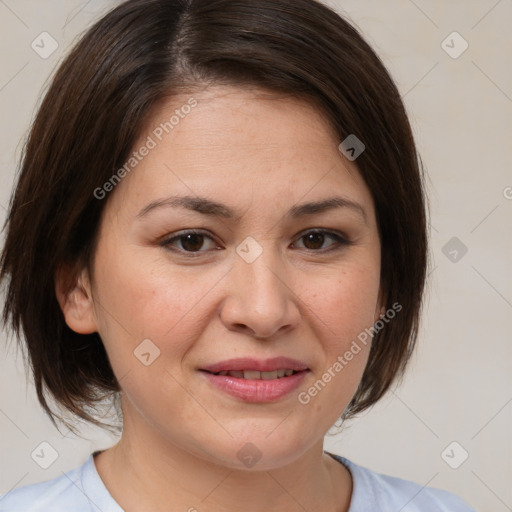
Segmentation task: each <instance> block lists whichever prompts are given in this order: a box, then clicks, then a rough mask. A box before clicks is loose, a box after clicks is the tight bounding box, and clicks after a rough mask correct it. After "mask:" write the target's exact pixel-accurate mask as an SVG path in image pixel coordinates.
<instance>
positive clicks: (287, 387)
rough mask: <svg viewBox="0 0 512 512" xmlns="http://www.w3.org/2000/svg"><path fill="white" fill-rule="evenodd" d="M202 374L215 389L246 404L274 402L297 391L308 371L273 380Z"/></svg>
mask: <svg viewBox="0 0 512 512" xmlns="http://www.w3.org/2000/svg"><path fill="white" fill-rule="evenodd" d="M202 373H203V374H204V375H205V376H206V378H207V379H208V380H209V381H210V382H211V383H212V384H213V385H214V386H215V387H217V388H218V389H220V390H221V391H224V392H225V393H227V394H228V395H231V396H234V397H236V398H241V399H242V400H244V401H245V402H274V401H276V400H279V399H280V398H283V397H284V396H286V395H287V394H289V393H291V392H292V391H293V390H294V389H296V388H297V387H298V386H299V385H300V383H301V382H302V380H303V379H304V377H305V376H306V373H308V370H304V371H301V372H297V373H294V374H293V375H290V376H289V377H282V378H280V379H271V380H262V379H260V380H256V379H255V380H250V379H240V378H237V377H230V376H228V375H214V374H213V373H208V372H204V371H203V372H202Z"/></svg>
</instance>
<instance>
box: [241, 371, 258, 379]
mask: <svg viewBox="0 0 512 512" xmlns="http://www.w3.org/2000/svg"><path fill="white" fill-rule="evenodd" d="M243 376H244V379H250V380H257V379H261V372H257V371H253V370H244V372H243Z"/></svg>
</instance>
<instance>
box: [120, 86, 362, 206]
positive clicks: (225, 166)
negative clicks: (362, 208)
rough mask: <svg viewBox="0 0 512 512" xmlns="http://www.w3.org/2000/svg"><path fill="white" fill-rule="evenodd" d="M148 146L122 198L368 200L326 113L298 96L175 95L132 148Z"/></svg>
mask: <svg viewBox="0 0 512 512" xmlns="http://www.w3.org/2000/svg"><path fill="white" fill-rule="evenodd" d="M191 105H193V106H191ZM145 145H146V146H151V149H150V151H148V152H145V153H147V154H146V155H145V156H144V157H143V158H142V159H141V160H140V162H138V163H137V166H136V168H134V171H133V172H131V173H130V175H129V176H128V178H127V179H126V178H125V179H124V180H123V183H121V186H119V187H118V188H119V189H123V190H119V191H118V192H119V194H118V195H123V196H125V199H126V198H127V197H126V195H128V196H130V198H133V196H137V197H138V198H149V197H152V199H154V200H155V199H159V198H163V197H165V196H166V195H171V194H172V193H175V192H177V191H178V192H185V193H187V195H190V194H192V195H194V194H197V195H203V196H204V195H210V196H211V195H212V194H213V195H215V196H219V195H222V196H225V197H229V198H231V199H232V200H233V202H232V203H231V204H233V205H234V206H235V207H236V206H237V205H239V206H240V209H241V210H244V209H245V208H244V204H243V202H244V201H245V200H246V198H247V195H249V196H250V197H251V198H252V199H266V200H267V201H272V200H274V201H283V200H287V202H290V201H294V200H297V199H299V198H300V196H304V195H306V194H310V197H309V198H308V199H311V200H313V199H315V197H313V196H315V195H317V196H318V194H322V193H323V194H324V195H325V193H327V192H331V191H332V190H333V189H339V191H342V192H344V195H348V196H352V198H353V199H354V200H358V201H362V202H366V203H368V201H370V202H371V197H370V195H369V191H368V190H367V189H366V185H365V183H364V181H363V179H362V178H361V176H360V175H359V172H358V170H357V167H356V166H355V165H354V163H353V162H349V161H347V160H346V159H344V158H343V156H342V155H341V153H340V151H339V150H338V145H339V141H338V139H337V136H336V134H335V133H334V130H333V129H332V126H331V125H330V124H329V123H328V122H327V120H326V118H325V116H324V115H323V112H322V111H321V110H319V109H317V108H315V107H314V106H313V105H311V104H309V103H307V102H305V101H304V100H300V99H297V98H292V97H286V96H283V95H277V94H272V93H269V92H266V91H262V90H257V89H256V90H255V89H252V90H245V89H244V90H241V89H239V88H235V87H227V86H217V87H210V88H208V89H206V90H203V91H196V92H193V93H190V94H181V95H179V96H174V97H172V98H168V99H167V100H166V101H165V102H163V103H161V104H160V105H159V106H158V107H157V108H155V109H154V111H153V112H152V115H151V116H150V118H149V120H148V122H147V123H146V125H145V127H144V129H143V130H142V131H141V134H140V136H139V138H138V140H137V142H136V143H135V144H134V148H133V150H134V151H137V150H138V149H139V148H143V147H144V146H145ZM126 189H128V190H126ZM311 194H312V195H311ZM157 196H159V197H157ZM130 198H128V199H130ZM316 199H318V197H316ZM130 201H131V199H130Z"/></svg>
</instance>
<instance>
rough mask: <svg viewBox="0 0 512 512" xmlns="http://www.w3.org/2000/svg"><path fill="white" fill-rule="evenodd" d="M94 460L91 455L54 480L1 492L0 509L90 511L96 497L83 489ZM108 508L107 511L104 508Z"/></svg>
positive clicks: (10, 511) (2, 511)
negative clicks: (79, 464)
mask: <svg viewBox="0 0 512 512" xmlns="http://www.w3.org/2000/svg"><path fill="white" fill-rule="evenodd" d="M91 464H94V462H93V460H92V456H90V457H89V458H88V459H87V460H86V461H85V462H84V464H82V465H81V466H79V467H77V468H74V469H72V470H70V471H67V472H66V473H63V474H62V475H60V476H58V477H56V478H54V479H53V480H46V481H44V482H39V483H36V484H31V485H26V486H24V487H19V488H17V489H14V490H12V491H10V492H8V493H6V494H4V495H0V512H43V511H44V512H47V511H50V510H51V511H52V512H69V511H70V510H72V511H73V512H90V511H91V510H94V509H95V508H94V504H93V503H94V501H93V499H94V498H93V497H91V496H90V494H91V493H90V491H91V490H92V489H88V491H89V495H88V493H87V492H86V489H84V477H86V475H87V471H88V470H90V469H91V468H90V465H91ZM105 512H106V511H105Z"/></svg>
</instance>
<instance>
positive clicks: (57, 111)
mask: <svg viewBox="0 0 512 512" xmlns="http://www.w3.org/2000/svg"><path fill="white" fill-rule="evenodd" d="M208 84H227V85H236V86H240V87H247V86H256V87H259V88H262V89H265V90H269V91H275V92H279V93H284V94H286V95H289V96H296V97H300V98H303V99H304V100H306V101H308V102H310V103H312V104H314V105H315V106H316V107H317V109H318V110H319V111H320V112H321V113H322V114H323V115H324V117H325V119H326V122H328V123H329V124H330V126H331V127H332V128H333V129H334V130H335V133H336V134H337V135H338V137H339V141H340V142H341V141H343V140H344V139H345V138H346V137H347V136H349V135H350V134H355V135H356V136H357V137H358V138H359V139H360V140H362V141H363V142H364V144H365V146H366V149H365V151H364V152H363V153H362V154H361V155H360V156H359V157H358V159H357V161H356V165H357V167H358V169H359V171H360V173H361V175H362V177H363V178H364V180H365V182H366V184H367V186H368V187H369V189H370V191H371V194H372V197H373V200H374V203H375V207H376V215H377V222H378V227H379V234H380V239H381V247H382V267H381V280H382V285H383V287H384V290H385V295H384V297H383V298H384V304H385V305H386V306H387V307H390V305H391V304H393V303H398V304H400V305H401V306H402V308H403V309H402V311H401V312H400V314H398V315H397V317H396V318H395V319H394V320H393V321H392V322H389V324H388V325H386V327H385V329H383V330H382V331H380V332H378V333H377V334H376V335H375V337H374V339H373V343H372V346H371V351H370V356H369V361H368V364H367V367H366V369H365V372H364V375H363V378H362V381H361V383H360V385H359V387H358V389H357V392H356V394H355V395H354V397H353V399H352V401H351V403H350V404H349V406H348V408H347V410H346V414H345V416H346V417H348V416H350V415H353V414H355V413H357V412H360V411H362V410H364V409H366V408H367V407H369V406H370V405H372V404H373V403H375V402H376V401H377V400H378V399H379V398H380V397H381V396H382V395H383V394H384V393H385V392H386V391H387V390H388V389H389V387H390V385H391V384H392V383H393V382H394V380H395V379H396V378H397V377H399V376H401V375H402V374H403V371H404V369H405V366H406V363H407V361H408V359H409V357H410V355H411V352H412V349H413V347H414V344H415V341H416V338H417V334H418V325H419V317H420V310H421V303H422V296H423V290H424V285H425V275H426V265H427V234H426V211H425V209H426V208H425V207H426V201H425V195H424V190H423V174H422V167H421V164H420V161H419V158H418V155H417V153H416V149H415V144H414V140H413V136H412V132H411V127H410V125H409V122H408V119H407V115H406V112H405V109H404V105H403V103H402V100H401V98H400V94H399V93H398V91H397V88H396V86H395V85H394V83H393V81H392V79H391V78H390V76H389V74H388V73H387V71H386V69H385V67H384V65H383V64H382V62H381V61H380V59H379V58H378V57H377V55H376V54H375V53H374V52H373V50H372V49H371V48H370V47H369V46H368V44H367V43H366V42H365V41H364V40H363V38H362V37H361V36H360V35H359V33H358V32H357V30H356V29H355V28H354V27H352V26H351V25H350V24H349V23H348V22H347V21H345V20H344V19H343V18H342V17H340V16H339V15H338V14H337V13H335V12H334V11H332V10H330V9H329V8H328V7H326V6H325V5H323V4H321V3H320V2H317V1H316V0H293V2H290V1H289V0H258V1H257V2H255V1H254V0H186V1H185V0H182V1H180V0H129V1H126V2H124V3H122V4H121V5H119V6H118V7H116V8H115V9H113V10H112V11H111V12H109V13H108V14H107V15H105V16H104V17H103V18H102V19H100V20H99V21H98V22H97V23H96V24H95V25H94V26H92V28H90V29H89V30H88V31H87V32H86V33H85V35H84V36H83V37H82V38H81V40H80V41H79V42H78V43H77V44H76V46H75V47H74V48H73V50H72V51H71V53H70V54H69V56H68V57H67V58H66V60H65V61H64V62H63V63H62V65H61V66H60V68H59V69H58V71H57V73H56V75H55V77H54V79H53V82H52V84H51V86H50V88H49V90H48V92H47V94H46V96H45V98H44V101H43V102H42V104H41V107H40V109H39V111H38V113H37V117H36V118H35V121H34V123H33V126H32V129H31V132H30V135H29V138H28V141H27V143H26V145H25V148H24V156H23V158H22V162H21V172H20V175H19V180H18V183H17V186H16V189H15V191H14V194H13V196H12V198H11V204H10V211H9V215H8V218H7V221H6V228H7V236H6V243H5V247H4V250H3V253H2V256H1V267H0V278H1V279H2V282H3V283H4V284H7V286H6V295H7V296H6V302H5V307H4V312H3V318H4V322H5V323H6V324H9V323H10V325H11V326H12V328H13V330H14V332H15V334H16V335H17V337H18V339H20V337H21V335H22V334H23V335H24V338H25V342H26V347H27V348H28V353H29V356H30V363H31V368H32V372H33V375H34V380H35V386H36V390H37V395H38V398H39V401H40V403H41V405H42V406H43V408H44V410H45V411H46V412H47V414H48V415H49V416H50V418H51V420H52V421H53V423H54V424H55V425H56V423H55V420H54V416H55V417H58V418H59V419H60V420H61V421H64V419H63V418H62V417H61V416H58V415H57V414H56V413H55V412H54V411H52V410H51V408H50V407H49V405H48V402H47V398H48V396H47V392H49V394H50V396H53V398H54V399H55V400H56V402H57V404H59V405H60V406H63V407H64V408H65V409H67V410H69V411H71V412H72V413H73V414H75V415H77V416H79V417H81V418H83V419H85V420H86V421H90V422H92V423H94V424H97V425H100V426H103V427H106V428H108V425H107V424H106V423H103V422H99V421H98V420H97V419H95V418H93V417H92V415H91V414H90V412H89V408H90V407H92V410H94V406H95V404H97V403H99V401H100V399H104V398H106V397H109V396H111V395H113V396H117V395H116V392H117V391H119V390H120V387H119V384H118V382H117V380H116V377H115V375H114V374H113V371H112V368H111V366H110V363H109V361H108V358H107V355H106V352H105V349H104V347H103V344H102V341H101V339H100V337H99V335H98V334H97V333H95V334H90V335H82V334H78V333H76V332H73V331H72V330H71V329H69V327H68V326H67V325H66V323H65V321H64V316H63V314H62V311H61V309H60V306H59V303H58V301H57V298H56V293H55V275H56V272H57V270H58V269H59V268H60V267H61V266H62V265H64V264H67V265H73V266H74V268H75V269H76V271H77V272H78V270H79V269H80V268H84V266H86V267H89V263H90V261H91V256H92V255H93V254H94V249H95V241H96V238H97V233H98V226H99V221H100V218H101V215H102V211H103V208H104V207H105V204H106V201H107V200H108V198H107V200H105V201H100V200H98V199H97V198H96V197H95V195H94V191H95V189H97V188H98V187H101V186H102V184H104V183H105V182H106V181H107V180H109V178H111V176H112V175H113V173H114V172H115V171H116V170H118V169H119V168H121V167H122V166H123V164H124V162H125V161H126V159H127V157H128V155H129V154H130V151H131V150H132V149H133V148H132V146H133V144H134V142H135V140H136V138H137V136H138V135H139V134H140V132H141V129H142V128H143V127H144V125H145V123H147V121H148V118H149V115H150V113H151V112H152V111H153V109H154V108H155V107H157V106H158V104H159V103H160V102H161V101H163V99H164V98H166V97H169V96H171V95H172V94H176V93H178V92H184V91H192V90H194V89H195V88H197V87H205V86H207V85H208ZM7 278H8V279H7ZM6 281H8V282H7V283H6ZM68 426H70V425H68ZM70 428H72V427H71V426H70Z"/></svg>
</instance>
